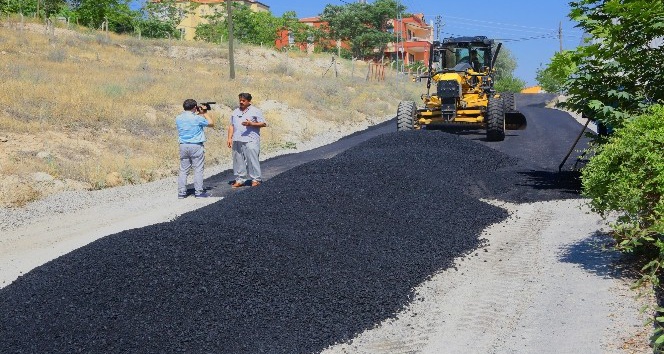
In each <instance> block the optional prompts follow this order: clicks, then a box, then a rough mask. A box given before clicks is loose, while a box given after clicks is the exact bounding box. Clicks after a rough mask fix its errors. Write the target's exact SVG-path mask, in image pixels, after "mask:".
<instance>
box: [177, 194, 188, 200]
mask: <svg viewBox="0 0 664 354" xmlns="http://www.w3.org/2000/svg"><path fill="white" fill-rule="evenodd" d="M186 197H187V195H186V194H179V193H178V199H184V198H186Z"/></svg>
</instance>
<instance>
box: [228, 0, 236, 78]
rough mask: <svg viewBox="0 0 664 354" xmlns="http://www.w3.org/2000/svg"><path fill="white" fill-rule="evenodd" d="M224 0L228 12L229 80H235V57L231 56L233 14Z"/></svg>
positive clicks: (229, 4) (229, 1)
mask: <svg viewBox="0 0 664 354" xmlns="http://www.w3.org/2000/svg"><path fill="white" fill-rule="evenodd" d="M232 2H233V1H231V0H226V12H228V67H229V69H230V76H231V80H235V58H234V56H233V14H232V6H231V3H232Z"/></svg>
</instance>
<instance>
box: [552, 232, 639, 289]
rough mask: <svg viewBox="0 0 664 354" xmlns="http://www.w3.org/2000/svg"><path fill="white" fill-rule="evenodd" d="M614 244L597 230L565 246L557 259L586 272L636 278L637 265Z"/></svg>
mask: <svg viewBox="0 0 664 354" xmlns="http://www.w3.org/2000/svg"><path fill="white" fill-rule="evenodd" d="M614 244H615V243H614V240H613V238H611V236H609V235H608V234H606V233H603V232H599V231H597V232H595V233H593V234H592V235H590V236H588V237H586V238H585V239H583V240H581V241H579V242H576V243H573V244H571V245H568V246H567V247H565V248H564V249H563V250H562V253H561V254H560V257H559V260H560V261H561V262H565V263H573V264H577V265H579V266H580V267H581V268H582V269H584V270H586V271H587V272H590V273H592V274H595V275H598V276H601V277H604V278H623V279H632V280H636V279H637V278H638V276H639V275H638V266H636V265H635V264H634V262H633V261H632V260H630V259H629V257H627V256H625V255H623V254H622V253H620V252H619V251H617V250H614V249H613V247H614Z"/></svg>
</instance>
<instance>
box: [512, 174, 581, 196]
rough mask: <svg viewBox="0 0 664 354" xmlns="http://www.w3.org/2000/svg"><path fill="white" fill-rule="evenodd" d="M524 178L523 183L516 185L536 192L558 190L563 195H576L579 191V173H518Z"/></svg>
mask: <svg viewBox="0 0 664 354" xmlns="http://www.w3.org/2000/svg"><path fill="white" fill-rule="evenodd" d="M519 175H521V176H523V177H525V183H521V184H517V185H519V186H523V187H530V188H534V189H537V190H558V191H561V192H563V193H569V194H573V195H578V194H579V193H580V191H581V173H580V172H579V171H562V172H551V171H528V172H519Z"/></svg>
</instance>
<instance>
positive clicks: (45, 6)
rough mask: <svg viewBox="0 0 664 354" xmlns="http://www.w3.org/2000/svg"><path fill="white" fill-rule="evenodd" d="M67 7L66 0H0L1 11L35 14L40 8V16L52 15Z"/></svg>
mask: <svg viewBox="0 0 664 354" xmlns="http://www.w3.org/2000/svg"><path fill="white" fill-rule="evenodd" d="M66 7H67V1H66V0H0V13H17V14H24V15H29V14H30V15H34V14H37V9H38V8H39V14H37V15H38V16H39V17H50V16H52V15H57V14H59V13H60V12H61V11H62V10H63V9H64V8H66Z"/></svg>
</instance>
